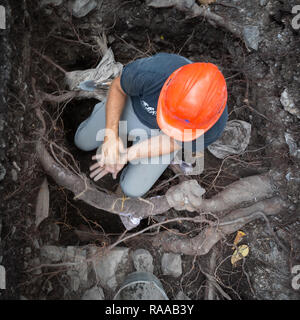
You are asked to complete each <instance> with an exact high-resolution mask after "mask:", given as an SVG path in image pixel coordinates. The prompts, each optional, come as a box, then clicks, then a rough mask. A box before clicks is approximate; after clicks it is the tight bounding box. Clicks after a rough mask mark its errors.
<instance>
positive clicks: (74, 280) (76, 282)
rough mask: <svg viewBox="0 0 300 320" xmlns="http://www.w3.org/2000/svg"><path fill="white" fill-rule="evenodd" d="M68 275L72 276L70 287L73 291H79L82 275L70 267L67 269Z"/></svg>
mask: <svg viewBox="0 0 300 320" xmlns="http://www.w3.org/2000/svg"><path fill="white" fill-rule="evenodd" d="M67 275H68V276H69V277H70V288H71V289H72V290H73V291H77V290H78V289H79V286H80V280H81V279H80V277H79V275H78V272H76V271H74V270H71V269H69V270H68V271H67Z"/></svg>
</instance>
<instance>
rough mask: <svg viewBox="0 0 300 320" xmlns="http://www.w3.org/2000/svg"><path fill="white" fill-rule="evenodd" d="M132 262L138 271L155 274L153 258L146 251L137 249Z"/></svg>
mask: <svg viewBox="0 0 300 320" xmlns="http://www.w3.org/2000/svg"><path fill="white" fill-rule="evenodd" d="M132 260H133V264H134V267H135V269H136V271H145V272H150V273H153V270H154V267H153V257H152V256H151V254H150V252H149V251H147V250H145V249H137V250H135V251H134V252H133V253H132Z"/></svg>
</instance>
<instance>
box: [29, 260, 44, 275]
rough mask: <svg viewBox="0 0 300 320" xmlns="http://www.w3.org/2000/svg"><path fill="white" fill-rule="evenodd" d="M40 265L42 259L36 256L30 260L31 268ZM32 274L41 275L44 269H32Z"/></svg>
mask: <svg viewBox="0 0 300 320" xmlns="http://www.w3.org/2000/svg"><path fill="white" fill-rule="evenodd" d="M39 265H41V261H40V259H39V258H34V259H32V260H30V261H29V266H30V267H29V268H30V269H31V268H36V267H38V266H39ZM31 273H32V274H35V275H40V274H42V269H41V268H36V269H34V270H32V271H31Z"/></svg>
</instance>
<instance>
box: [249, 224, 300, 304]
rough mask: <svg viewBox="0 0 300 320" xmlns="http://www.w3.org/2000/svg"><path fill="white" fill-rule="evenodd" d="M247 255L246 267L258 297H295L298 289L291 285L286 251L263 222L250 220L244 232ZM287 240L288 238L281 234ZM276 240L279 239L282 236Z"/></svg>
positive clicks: (295, 298)
mask: <svg viewBox="0 0 300 320" xmlns="http://www.w3.org/2000/svg"><path fill="white" fill-rule="evenodd" d="M246 232H247V235H248V244H249V247H250V248H251V256H249V259H251V260H252V261H249V263H248V268H249V276H250V279H251V283H252V287H253V290H254V292H255V294H256V297H255V298H256V299H258V300H299V298H300V292H297V291H295V290H293V288H292V286H291V276H292V275H291V271H290V265H289V263H290V262H289V261H290V258H289V254H288V253H286V252H285V251H284V250H282V249H281V248H280V247H279V245H278V244H277V243H276V241H274V238H273V237H272V236H270V234H269V232H268V229H267V228H266V227H265V225H264V224H259V223H253V224H252V225H251V226H250V225H249V226H248V230H247V231H246ZM285 239H286V240H287V239H288V237H285ZM280 241H282V242H283V240H282V239H280Z"/></svg>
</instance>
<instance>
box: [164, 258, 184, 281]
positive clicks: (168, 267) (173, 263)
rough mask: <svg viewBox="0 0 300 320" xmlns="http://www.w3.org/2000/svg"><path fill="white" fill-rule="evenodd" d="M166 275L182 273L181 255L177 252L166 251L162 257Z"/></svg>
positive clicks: (176, 275) (175, 275) (174, 275)
mask: <svg viewBox="0 0 300 320" xmlns="http://www.w3.org/2000/svg"><path fill="white" fill-rule="evenodd" d="M161 269H162V272H163V274H164V275H168V276H173V277H179V276H180V275H181V274H182V266H181V256H180V254H175V253H164V254H163V256H162V259H161Z"/></svg>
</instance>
